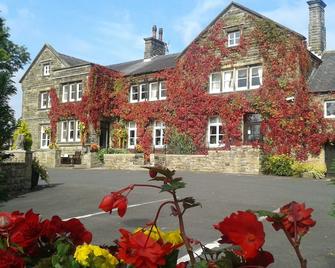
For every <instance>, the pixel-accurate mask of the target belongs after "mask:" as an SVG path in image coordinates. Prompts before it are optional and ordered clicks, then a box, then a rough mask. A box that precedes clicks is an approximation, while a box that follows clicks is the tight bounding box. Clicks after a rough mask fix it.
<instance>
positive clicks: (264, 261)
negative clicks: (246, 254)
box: [242, 251, 274, 268]
mask: <svg viewBox="0 0 335 268" xmlns="http://www.w3.org/2000/svg"><path fill="white" fill-rule="evenodd" d="M271 263H274V258H273V256H272V254H271V253H270V252H268V251H259V252H258V254H257V256H256V257H254V258H253V259H250V260H248V261H247V263H246V264H245V265H243V266H242V267H243V268H247V267H250V268H251V267H268V266H269V265H270V264H271Z"/></svg>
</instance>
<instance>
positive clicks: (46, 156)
mask: <svg viewBox="0 0 335 268" xmlns="http://www.w3.org/2000/svg"><path fill="white" fill-rule="evenodd" d="M60 156H61V151H60V150H37V151H35V152H34V157H36V158H37V159H38V161H39V162H40V164H41V165H43V166H45V167H47V168H55V167H59V166H60Z"/></svg>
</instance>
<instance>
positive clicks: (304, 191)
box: [0, 169, 335, 268]
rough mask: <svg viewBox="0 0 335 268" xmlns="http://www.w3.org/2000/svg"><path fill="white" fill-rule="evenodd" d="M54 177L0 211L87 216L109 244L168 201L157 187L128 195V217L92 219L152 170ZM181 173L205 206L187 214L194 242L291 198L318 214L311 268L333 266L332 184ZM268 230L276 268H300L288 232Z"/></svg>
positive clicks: (54, 172)
mask: <svg viewBox="0 0 335 268" xmlns="http://www.w3.org/2000/svg"><path fill="white" fill-rule="evenodd" d="M49 174H50V181H51V186H50V187H45V185H44V184H43V183H40V185H39V187H38V190H36V191H34V192H30V193H28V194H25V195H22V196H19V197H17V198H15V199H12V200H10V201H8V202H6V203H0V211H13V210H20V211H26V210H28V209H30V208H34V211H35V212H38V213H40V214H41V215H42V217H43V218H45V217H51V216H52V215H56V214H57V215H59V216H60V217H62V218H64V219H66V218H71V217H77V216H84V218H82V219H81V221H82V222H83V223H84V224H85V226H86V227H87V229H89V230H90V231H92V232H93V237H94V241H93V242H94V243H96V244H104V243H106V244H107V243H111V241H112V240H114V239H115V238H117V237H118V229H119V228H121V227H122V228H126V229H129V230H132V229H134V228H136V227H139V226H143V225H145V223H147V222H149V221H151V220H152V219H153V217H154V215H155V211H156V209H157V208H158V206H159V200H163V199H168V198H170V197H169V195H168V194H167V193H160V194H159V193H158V192H157V191H156V190H155V189H137V190H135V191H133V192H132V193H131V194H130V195H129V205H135V206H134V207H130V208H129V209H128V212H127V214H126V216H125V217H124V218H122V219H120V218H119V217H118V216H117V214H116V213H113V214H112V215H109V214H97V215H95V214H94V213H97V212H99V209H98V205H99V202H100V201H101V199H102V197H103V196H104V195H105V194H107V193H108V192H110V191H116V190H118V189H120V188H123V187H124V186H126V185H128V184H133V183H144V182H146V180H147V179H148V175H147V172H146V171H110V170H102V169H90V170H79V169H77V170H76V169H51V170H49ZM177 175H180V176H183V178H184V180H185V182H186V183H187V188H186V189H183V190H181V191H180V192H179V194H178V195H179V196H180V197H184V196H193V197H195V198H196V200H197V201H199V202H201V204H202V207H197V208H193V209H190V210H188V211H187V212H186V214H185V221H186V226H187V231H188V236H189V237H192V238H194V239H197V240H200V241H202V242H203V243H205V244H206V243H210V242H212V241H214V240H216V239H218V238H219V237H220V234H219V233H218V232H217V231H216V230H214V229H213V228H212V225H213V224H215V223H217V222H219V221H221V220H222V219H223V218H224V217H225V216H228V215H229V214H230V213H232V212H234V211H237V210H246V209H253V210H257V209H267V210H275V209H277V208H278V207H280V206H282V205H284V204H286V203H288V202H290V201H292V200H295V201H297V202H305V203H306V205H307V207H312V208H314V209H315V211H314V212H313V218H314V219H315V220H316V221H317V225H316V226H315V227H314V228H312V230H311V231H310V233H309V234H308V235H307V236H306V237H304V239H303V241H302V251H303V255H304V256H306V257H307V259H308V267H312V268H318V267H335V228H334V227H335V218H333V217H330V216H329V215H328V213H329V211H330V209H331V204H332V203H333V202H334V200H335V186H332V185H329V182H326V181H316V180H308V179H297V178H285V177H271V176H248V175H230V174H216V173H200V172H199V173H191V172H179V173H178V174H177ZM148 202H153V203H149V204H148ZM89 214H93V215H89ZM264 224H265V231H266V243H265V245H264V247H263V248H264V249H265V250H268V251H270V252H272V253H273V255H274V257H275V264H274V265H272V266H271V267H278V268H279V267H299V265H298V262H297V259H296V256H295V254H294V252H293V249H292V248H291V247H290V245H289V242H288V241H287V240H286V238H285V237H284V234H283V233H282V232H275V231H274V230H273V228H272V226H271V225H270V224H269V223H267V222H264ZM159 226H160V227H161V228H163V229H176V228H177V224H176V222H175V218H174V217H172V216H170V210H169V209H168V207H167V209H165V210H163V211H162V213H161V217H160V219H159Z"/></svg>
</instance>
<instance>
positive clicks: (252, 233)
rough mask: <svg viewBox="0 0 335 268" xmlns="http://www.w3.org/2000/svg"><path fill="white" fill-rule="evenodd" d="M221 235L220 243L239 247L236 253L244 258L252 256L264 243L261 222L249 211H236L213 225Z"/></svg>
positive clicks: (254, 255) (255, 254)
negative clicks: (239, 250)
mask: <svg viewBox="0 0 335 268" xmlns="http://www.w3.org/2000/svg"><path fill="white" fill-rule="evenodd" d="M214 228H215V229H217V230H219V231H220V232H221V233H222V234H223V236H222V241H221V242H222V243H231V244H233V245H238V246H240V247H241V249H242V251H241V252H237V254H239V255H241V256H243V257H244V258H245V259H250V258H254V257H256V256H257V254H258V250H259V249H260V248H261V247H262V246H263V244H264V238H265V233H264V229H263V224H262V223H261V222H259V221H258V220H257V217H256V215H255V214H253V213H251V212H244V211H238V212H237V213H233V214H231V215H230V216H229V217H226V218H225V219H224V220H223V221H221V222H220V223H218V224H216V225H214Z"/></svg>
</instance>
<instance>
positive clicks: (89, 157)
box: [81, 152, 102, 168]
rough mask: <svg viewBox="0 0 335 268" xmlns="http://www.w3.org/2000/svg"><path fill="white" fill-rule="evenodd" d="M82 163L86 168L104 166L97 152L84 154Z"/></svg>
mask: <svg viewBox="0 0 335 268" xmlns="http://www.w3.org/2000/svg"><path fill="white" fill-rule="evenodd" d="M81 163H82V166H85V167H86V168H95V167H101V166H102V163H101V161H100V160H99V158H98V155H97V153H91V152H88V153H86V154H83V155H82V157H81Z"/></svg>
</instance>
